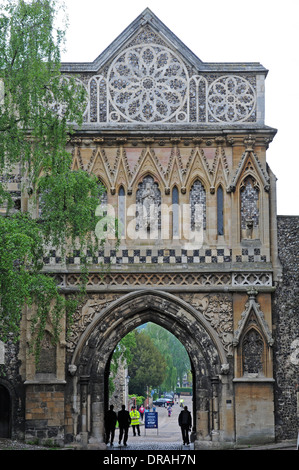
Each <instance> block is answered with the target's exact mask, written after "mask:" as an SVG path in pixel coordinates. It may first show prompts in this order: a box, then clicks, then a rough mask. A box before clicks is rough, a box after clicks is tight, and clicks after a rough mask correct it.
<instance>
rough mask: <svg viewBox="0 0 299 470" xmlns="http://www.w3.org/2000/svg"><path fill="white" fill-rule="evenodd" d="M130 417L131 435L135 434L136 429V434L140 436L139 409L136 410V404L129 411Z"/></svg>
mask: <svg viewBox="0 0 299 470" xmlns="http://www.w3.org/2000/svg"><path fill="white" fill-rule="evenodd" d="M130 418H131V426H132V429H133V436H136V429H137V432H138V436H140V429H139V418H140V414H139V411H138V410H136V406H133V407H132V410H131V411H130Z"/></svg>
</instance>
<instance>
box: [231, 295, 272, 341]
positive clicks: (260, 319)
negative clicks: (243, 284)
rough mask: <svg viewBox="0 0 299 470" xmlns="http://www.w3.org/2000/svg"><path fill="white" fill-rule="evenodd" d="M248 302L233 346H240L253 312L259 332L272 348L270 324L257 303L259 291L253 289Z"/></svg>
mask: <svg viewBox="0 0 299 470" xmlns="http://www.w3.org/2000/svg"><path fill="white" fill-rule="evenodd" d="M247 294H248V297H249V299H248V301H247V302H246V304H245V310H244V311H243V313H242V315H241V320H240V321H239V323H238V329H237V330H236V331H235V333H234V339H233V344H234V346H238V344H239V341H240V337H241V335H242V333H243V331H244V328H245V326H246V325H247V324H248V319H249V317H250V315H251V313H252V312H253V313H254V315H255V318H256V322H257V326H258V328H259V330H260V331H261V332H262V333H263V335H264V337H265V340H266V341H267V344H268V345H269V346H272V345H273V343H274V340H273V338H272V334H271V331H270V328H269V326H268V323H267V322H266V320H265V317H264V314H263V312H262V311H261V310H260V306H259V304H258V302H257V301H256V295H257V294H258V292H257V290H255V289H254V287H252V288H251V289H250V290H249V291H248V292H247Z"/></svg>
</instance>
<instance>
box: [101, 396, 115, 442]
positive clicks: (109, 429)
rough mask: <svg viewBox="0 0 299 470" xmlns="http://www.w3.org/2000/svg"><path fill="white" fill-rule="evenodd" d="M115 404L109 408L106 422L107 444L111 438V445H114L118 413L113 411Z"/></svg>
mask: <svg viewBox="0 0 299 470" xmlns="http://www.w3.org/2000/svg"><path fill="white" fill-rule="evenodd" d="M113 408H114V407H113V405H110V410H108V411H107V412H106V414H105V418H104V424H105V432H106V441H105V442H106V444H108V442H109V439H110V445H112V446H113V440H114V434H115V426H116V421H117V415H116V413H115V411H113Z"/></svg>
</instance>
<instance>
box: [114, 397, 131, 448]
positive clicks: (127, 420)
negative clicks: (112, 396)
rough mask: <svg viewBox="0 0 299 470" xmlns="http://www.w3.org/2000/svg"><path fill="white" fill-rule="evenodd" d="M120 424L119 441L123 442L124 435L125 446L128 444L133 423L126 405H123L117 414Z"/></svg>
mask: <svg viewBox="0 0 299 470" xmlns="http://www.w3.org/2000/svg"><path fill="white" fill-rule="evenodd" d="M117 419H118V424H119V438H118V443H119V445H120V444H121V440H122V437H123V436H124V441H123V442H124V446H125V447H126V446H127V440H128V431H129V426H130V424H131V417H130V413H129V412H128V411H127V410H126V407H125V405H122V407H121V410H120V411H119V412H118V414H117Z"/></svg>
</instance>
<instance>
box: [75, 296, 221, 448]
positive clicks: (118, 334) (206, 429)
mask: <svg viewBox="0 0 299 470" xmlns="http://www.w3.org/2000/svg"><path fill="white" fill-rule="evenodd" d="M148 321H152V322H154V323H157V324H158V325H160V326H162V327H164V328H166V329H167V330H168V331H170V332H171V333H172V334H174V335H175V336H176V337H177V338H178V339H179V340H180V341H181V343H182V344H183V346H184V347H185V348H186V351H187V353H188V355H189V357H190V361H191V363H192V365H193V370H194V373H195V377H194V381H195V386H194V398H193V399H194V401H195V412H194V414H195V416H194V422H195V424H194V427H195V432H196V434H197V436H198V438H207V436H208V435H209V433H210V432H211V429H210V424H209V423H211V421H210V418H211V416H210V418H208V414H209V413H210V412H211V410H207V409H206V404H207V402H208V401H209V399H210V398H211V393H212V389H214V390H215V387H216V388H217V389H218V391H217V396H219V399H221V382H220V381H219V377H220V376H221V374H223V373H228V361H227V357H226V353H225V350H224V347H223V345H222V343H221V341H220V338H219V337H218V335H217V333H216V331H215V330H214V329H213V328H212V326H211V324H210V323H209V322H208V321H207V320H206V319H205V318H204V316H203V315H202V314H201V312H200V311H198V310H196V309H195V308H193V307H191V306H190V305H189V304H187V303H186V302H185V301H184V300H182V299H180V298H178V297H176V296H174V295H173V294H169V293H166V292H162V291H158V290H153V289H151V290H144V291H139V292H133V293H130V294H126V295H124V296H122V297H121V298H120V299H118V300H116V301H114V302H112V303H111V304H110V305H109V306H108V307H106V308H105V309H103V310H102V311H101V312H100V313H99V314H97V315H96V316H95V317H94V319H93V321H92V322H91V324H90V325H89V326H88V327H87V328H86V330H85V331H84V333H83V334H82V336H81V338H80V340H79V342H78V344H77V347H76V349H75V351H74V354H73V357H72V361H71V365H70V368H69V370H70V371H72V372H73V373H75V376H74V380H75V383H76V385H75V386H74V387H75V388H77V387H78V386H79V388H80V395H81V402H82V396H83V397H85V396H86V394H88V395H89V396H90V408H89V410H84V412H83V414H84V413H85V414H86V413H89V417H88V419H89V421H90V423H91V424H90V429H89V430H86V429H85V431H86V432H89V435H90V438H91V439H95V440H97V441H102V439H103V432H104V430H103V413H104V410H105V408H107V400H108V398H107V397H108V395H107V393H108V370H109V368H108V366H107V364H109V361H110V359H111V355H112V353H113V351H114V349H115V347H116V345H117V344H118V343H119V341H120V340H121V339H122V338H123V337H124V336H125V335H126V334H128V333H129V332H130V331H132V330H133V329H135V328H136V327H138V326H139V325H141V324H143V323H146V322H148ZM203 369H205V370H206V377H205V378H204V380H203V377H202V375H201V373H200V371H202V370H203ZM212 378H213V380H214V382H213V381H211V380H212ZM212 382H213V383H212ZM224 395H225V394H224ZM84 403H85V404H86V400H85V398H84ZM213 413H214V414H217V423H218V422H219V420H218V414H219V409H218V408H217V410H216V409H214V411H213ZM211 419H212V418H211ZM215 423H216V421H215ZM81 430H82V427H81ZM83 432H84V429H83Z"/></svg>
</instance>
